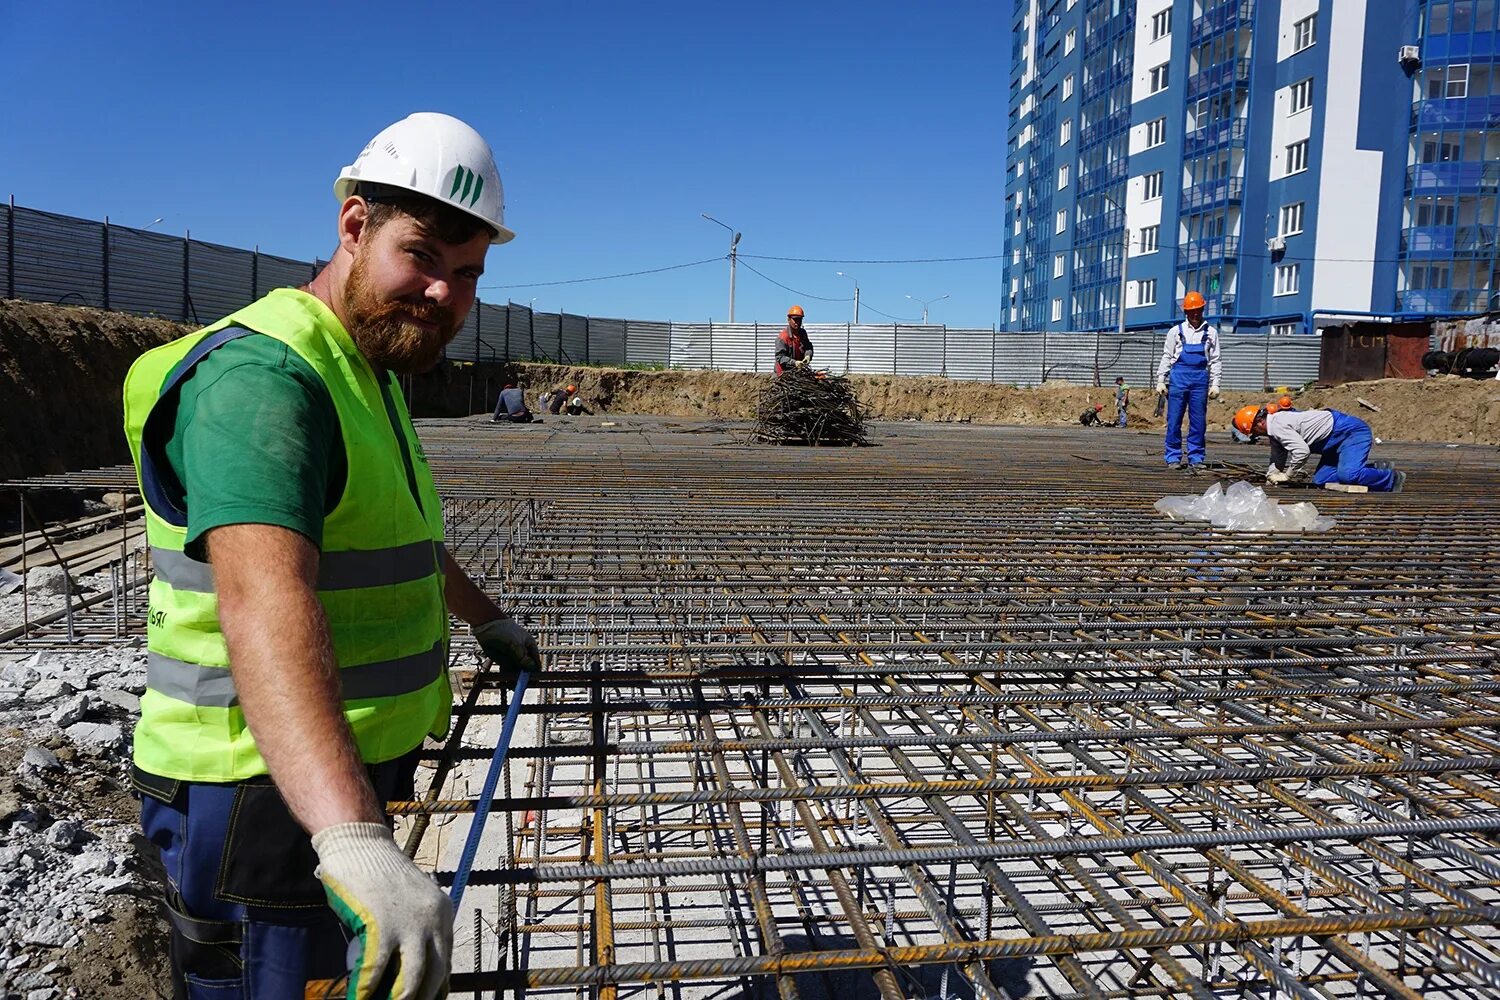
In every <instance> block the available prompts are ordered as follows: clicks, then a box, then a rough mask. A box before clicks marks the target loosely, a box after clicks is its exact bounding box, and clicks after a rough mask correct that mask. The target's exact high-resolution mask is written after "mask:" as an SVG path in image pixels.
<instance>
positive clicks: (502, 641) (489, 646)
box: [474, 618, 542, 683]
mask: <svg viewBox="0 0 1500 1000" xmlns="http://www.w3.org/2000/svg"><path fill="white" fill-rule="evenodd" d="M474 641H475V642H478V643H479V648H480V649H482V650H484V655H486V656H488V657H489V658H490V659H492V660H494V661H495V664H496V665H497V666H499V668H500V677H501V679H502V680H504V681H506V682H507V683H513V682H514V681H515V678H516V676H517V675H518V674H519V673H520V672H521V671H523V670H529V671H532V672H533V673H535V672H536V671H538V670H541V669H542V654H541V652H540V651H539V650H538V649H537V646H536V639H535V638H534V637H533V636H532V634H531V633H530V632H528V631H526V629H525V628H524V627H523V626H522V625H521V623H520V622H518V621H516V620H515V619H514V618H496V619H495V620H494V621H490V622H485V623H484V624H483V625H480V626H477V627H476V628H475V629H474Z"/></svg>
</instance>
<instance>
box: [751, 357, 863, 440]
mask: <svg viewBox="0 0 1500 1000" xmlns="http://www.w3.org/2000/svg"><path fill="white" fill-rule="evenodd" d="M755 416H756V420H755V430H754V432H753V437H754V439H755V440H757V441H761V442H764V443H766V444H807V445H815V446H816V445H822V446H825V447H826V446H830V445H834V446H836V445H862V444H869V442H868V441H867V440H866V439H865V428H864V423H865V420H864V414H863V413H861V412H860V409H859V400H857V399H855V398H854V387H853V386H852V385H851V384H850V382H849V380H848V379H847V378H844V377H842V376H838V375H830V374H829V373H828V372H826V371H814V370H812V369H810V368H808V367H806V366H799V367H796V368H792V369H790V370H788V371H786V372H785V373H783V374H781V375H778V376H776V377H775V378H773V379H771V383H770V384H769V385H768V386H766V388H765V391H763V392H762V393H761V394H760V403H759V405H758V406H757V407H756V414H755Z"/></svg>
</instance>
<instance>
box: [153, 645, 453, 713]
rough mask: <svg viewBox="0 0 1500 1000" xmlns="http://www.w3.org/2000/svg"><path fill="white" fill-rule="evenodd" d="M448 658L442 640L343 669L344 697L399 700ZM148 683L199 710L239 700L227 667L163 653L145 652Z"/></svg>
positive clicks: (434, 677) (439, 671)
mask: <svg viewBox="0 0 1500 1000" xmlns="http://www.w3.org/2000/svg"><path fill="white" fill-rule="evenodd" d="M445 659H446V656H445V654H444V652H443V644H442V643H441V642H439V643H437V644H436V645H434V646H433V647H432V648H431V649H427V650H423V651H422V652H420V653H413V654H412V655H411V656H402V657H399V658H397V659H394V660H382V661H381V662H379V663H361V664H360V665H359V666H357V667H344V668H343V669H341V670H339V672H338V677H339V684H340V685H341V686H342V688H343V697H344V700H345V701H356V700H358V699H361V698H394V697H396V696H397V695H402V694H411V693H412V692H413V691H420V690H422V689H423V688H424V687H426V686H427V685H429V684H431V683H432V682H433V681H435V680H437V679H438V678H439V677H441V676H442V673H443V663H444V661H445ZM146 686H147V687H149V688H150V689H151V690H153V691H159V692H161V693H162V694H164V695H166V696H167V697H169V698H176V699H177V700H178V701H185V702H187V703H188V704H189V705H196V706H198V707H199V708H229V707H230V706H231V705H238V704H239V703H240V696H239V693H238V692H236V691H235V688H234V680H233V678H231V677H230V675H229V668H228V667H205V666H203V665H202V664H199V663H187V662H184V661H183V660H174V659H172V658H171V657H170V656H163V655H162V654H161V653H149V652H148V653H147V654H146Z"/></svg>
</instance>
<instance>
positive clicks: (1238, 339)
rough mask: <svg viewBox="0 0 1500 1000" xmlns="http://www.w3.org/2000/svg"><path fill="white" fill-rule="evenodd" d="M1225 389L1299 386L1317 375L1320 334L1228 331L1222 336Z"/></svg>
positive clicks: (1314, 379) (1315, 379)
mask: <svg viewBox="0 0 1500 1000" xmlns="http://www.w3.org/2000/svg"><path fill="white" fill-rule="evenodd" d="M1220 346H1221V348H1222V350H1223V357H1224V373H1223V377H1222V380H1221V382H1222V384H1223V386H1224V388H1226V389H1250V390H1256V391H1259V390H1262V389H1265V388H1267V387H1271V388H1274V387H1276V386H1281V385H1285V386H1301V385H1305V384H1306V383H1308V382H1315V381H1317V378H1318V359H1319V356H1320V355H1321V352H1322V338H1320V337H1275V336H1271V335H1268V334H1230V335H1228V336H1226V337H1224V338H1222V340H1221V342H1220Z"/></svg>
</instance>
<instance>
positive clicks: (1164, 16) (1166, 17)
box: [1151, 7, 1172, 42]
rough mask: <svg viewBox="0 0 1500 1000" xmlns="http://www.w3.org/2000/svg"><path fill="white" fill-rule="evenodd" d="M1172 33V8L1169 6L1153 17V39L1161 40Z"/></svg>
mask: <svg viewBox="0 0 1500 1000" xmlns="http://www.w3.org/2000/svg"><path fill="white" fill-rule="evenodd" d="M1171 33H1172V8H1171V7H1168V8H1167V9H1166V10H1164V11H1160V12H1158V13H1157V14H1155V15H1153V16H1152V18H1151V40H1152V41H1153V42H1155V41H1160V40H1161V39H1163V38H1166V37H1167V36H1168V35H1170V34H1171Z"/></svg>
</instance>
